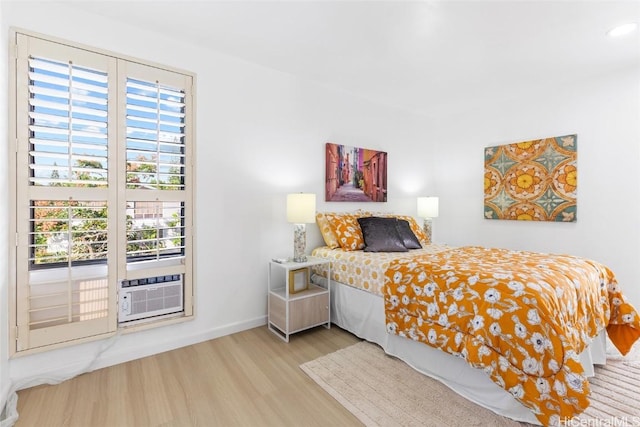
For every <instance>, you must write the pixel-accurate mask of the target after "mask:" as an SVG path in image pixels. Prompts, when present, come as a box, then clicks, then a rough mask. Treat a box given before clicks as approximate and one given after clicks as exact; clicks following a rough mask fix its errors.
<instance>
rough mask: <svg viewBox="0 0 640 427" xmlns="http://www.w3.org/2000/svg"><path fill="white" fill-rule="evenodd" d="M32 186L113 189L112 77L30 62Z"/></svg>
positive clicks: (68, 65)
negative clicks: (109, 117)
mask: <svg viewBox="0 0 640 427" xmlns="http://www.w3.org/2000/svg"><path fill="white" fill-rule="evenodd" d="M29 106H30V112H29V130H30V135H31V136H30V138H29V142H30V156H31V164H30V167H31V179H30V183H31V185H38V186H72V187H98V186H106V185H107V178H108V177H107V168H108V164H107V74H106V73H105V72H102V71H97V70H92V69H90V68H86V67H81V66H78V65H74V64H72V63H70V62H69V63H63V62H58V61H53V60H49V59H44V58H37V57H31V58H30V59H29Z"/></svg>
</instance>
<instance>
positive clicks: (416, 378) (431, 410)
mask: <svg viewBox="0 0 640 427" xmlns="http://www.w3.org/2000/svg"><path fill="white" fill-rule="evenodd" d="M300 368H301V369H302V370H303V371H304V372H305V373H306V374H307V375H309V377H311V378H312V379H313V380H314V381H315V382H316V383H318V385H320V386H321V387H322V388H323V389H324V390H325V391H326V392H327V393H329V394H330V395H331V396H333V397H334V398H335V399H336V400H337V401H338V402H340V404H342V405H343V406H344V407H345V408H346V409H348V410H349V411H350V412H351V413H352V414H354V415H355V416H356V417H357V418H358V419H359V420H360V421H362V423H364V424H365V425H366V426H384V427H387V426H433V427H436V426H465V427H469V426H478V427H480V426H483V427H484V426H514V427H523V426H529V425H530V424H526V423H520V422H517V421H513V420H511V419H508V418H505V417H502V416H500V415H496V414H495V413H493V412H491V411H489V410H488V409H485V408H483V407H481V406H478V405H476V404H475V403H472V402H470V401H468V400H467V399H465V398H463V397H462V396H460V395H458V394H457V393H455V392H454V391H452V390H450V389H449V388H448V387H446V386H445V385H443V384H442V383H440V382H439V381H437V380H434V379H432V378H429V377H426V376H424V375H421V374H418V373H417V372H416V371H414V370H413V369H412V368H411V367H409V366H408V365H407V364H405V363H404V362H402V361H400V360H398V359H396V358H393V357H390V356H387V355H386V354H385V353H384V352H383V351H382V349H381V348H380V347H379V346H377V345H375V344H371V343H368V342H366V341H363V342H360V343H357V344H354V345H352V346H350V347H347V348H344V349H342V350H338V351H336V352H335V353H331V354H328V355H326V356H323V357H320V358H318V359H316V360H312V361H310V362H307V363H304V364H302V365H300ZM363 368H364V369H363ZM596 371H597V373H596V377H595V378H592V380H591V392H592V393H591V394H592V396H591V406H590V407H589V408H588V409H587V411H585V412H584V413H583V414H581V415H580V417H579V420H580V421H578V418H577V419H574V420H573V421H571V422H570V425H585V426H587V425H589V426H591V425H598V426H599V425H621V426H627V427H631V426H640V362H636V361H633V362H629V361H627V360H610V361H609V362H608V364H607V365H606V366H604V367H598V368H596ZM594 420H595V421H594ZM603 423H608V424H603ZM567 425H569V424H567Z"/></svg>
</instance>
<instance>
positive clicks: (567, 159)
mask: <svg viewBox="0 0 640 427" xmlns="http://www.w3.org/2000/svg"><path fill="white" fill-rule="evenodd" d="M577 158H578V136H577V135H566V136H558V137H555V138H546V139H536V140H533V141H524V142H517V143H514V144H507V145H499V146H496V147H486V148H485V149H484V216H485V218H487V219H510V220H521V221H561V222H575V221H576V219H577V217H576V215H577V202H576V198H577V191H578V162H577Z"/></svg>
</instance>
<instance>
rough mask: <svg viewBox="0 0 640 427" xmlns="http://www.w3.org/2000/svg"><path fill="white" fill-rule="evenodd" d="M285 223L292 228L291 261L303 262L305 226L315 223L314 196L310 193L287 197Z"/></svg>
mask: <svg viewBox="0 0 640 427" xmlns="http://www.w3.org/2000/svg"><path fill="white" fill-rule="evenodd" d="M287 221H288V222H290V223H293V224H294V227H293V261H294V262H305V261H306V260H307V256H306V255H305V253H304V250H305V246H306V244H307V233H306V229H305V224H312V223H314V222H315V221H316V195H315V194H311V193H295V194H288V195H287Z"/></svg>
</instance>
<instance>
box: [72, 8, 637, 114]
mask: <svg viewBox="0 0 640 427" xmlns="http://www.w3.org/2000/svg"><path fill="white" fill-rule="evenodd" d="M73 5H74V6H76V7H79V8H82V9H84V10H85V11H89V12H93V13H98V14H100V15H104V16H108V17H112V18H115V19H118V20H120V21H123V22H127V23H129V24H132V25H135V26H139V27H143V28H146V29H148V30H151V31H157V32H162V33H164V34H167V33H170V35H171V37H174V38H177V39H181V40H183V41H185V42H188V43H193V44H197V45H200V46H202V47H205V48H208V49H213V50H216V51H219V52H223V53H226V54H228V55H232V56H236V57H239V58H242V59H245V60H247V61H250V62H254V63H258V64H261V65H264V66H266V67H270V68H274V69H276V70H280V71H283V72H286V73H291V74H294V75H297V76H300V77H302V78H306V79H311V80H314V81H317V82H319V83H321V84H324V85H328V86H331V87H337V88H340V89H342V90H346V91H349V92H351V93H354V94H356V95H358V96H361V97H364V98H367V99H370V100H372V101H375V102H380V103H383V104H386V105H391V106H395V107H399V108H404V109H408V110H411V111H414V112H417V113H421V114H428V115H439V114H443V113H448V112H455V111H456V110H459V109H462V108H465V109H467V108H478V107H482V105H483V103H486V102H495V101H496V99H500V98H505V97H507V96H509V97H516V96H525V95H526V94H527V93H532V92H535V91H537V90H539V88H541V87H542V86H545V87H549V86H550V85H557V84H562V83H563V82H566V81H570V80H574V79H576V78H582V77H589V76H591V75H595V74H601V73H606V72H610V71H612V70H615V69H619V68H623V67H629V66H635V65H638V64H639V63H640V35H639V33H638V32H636V33H634V34H632V35H628V36H626V37H621V38H618V39H613V38H610V37H607V36H606V35H605V33H606V32H607V30H609V29H610V28H612V27H613V26H615V25H618V24H621V23H626V22H630V21H635V22H639V23H640V1H637V0H634V1H577V0H558V1H540V0H537V1H517V0H512V1H478V0H476V1H443V0H442V1H412V2H409V1H241V0H240V1H204V0H200V1H187V0H174V1H153V2H150V1H145V0H130V1H100V0H84V1H82V2H75V3H73ZM182 23H184V24H182ZM195 71H197V70H195Z"/></svg>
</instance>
